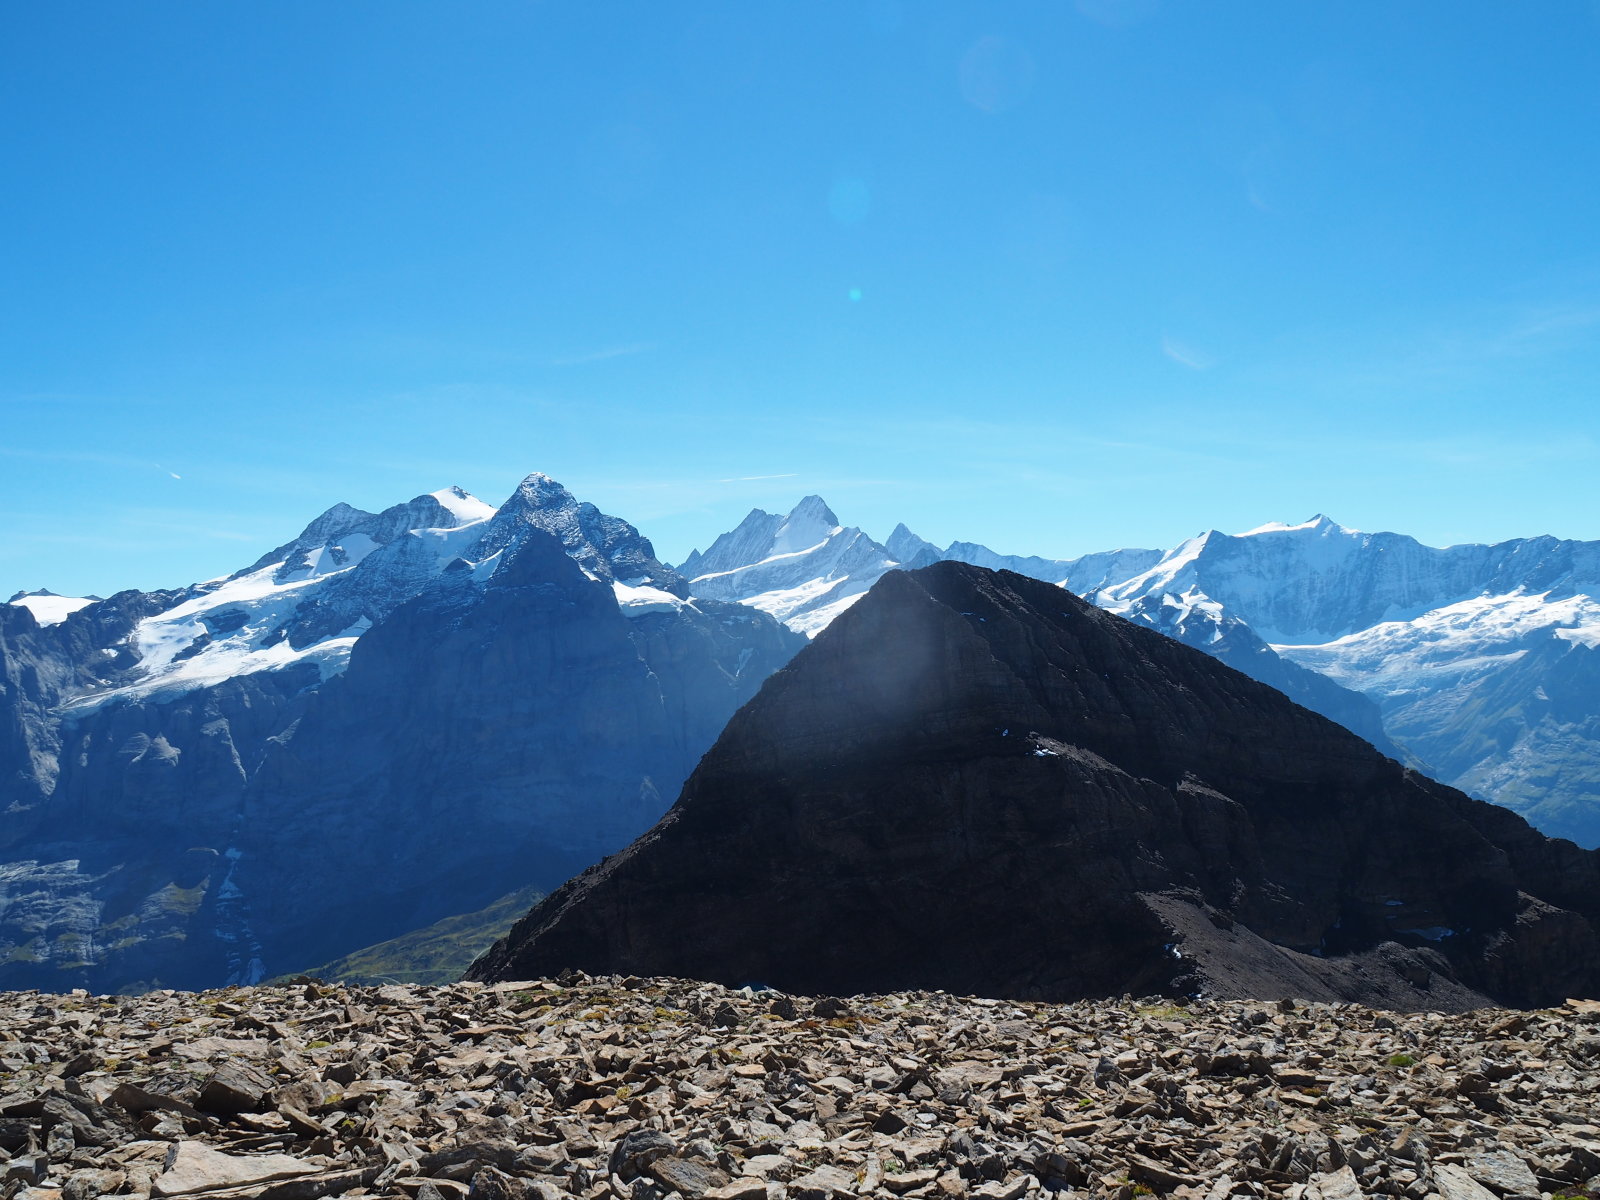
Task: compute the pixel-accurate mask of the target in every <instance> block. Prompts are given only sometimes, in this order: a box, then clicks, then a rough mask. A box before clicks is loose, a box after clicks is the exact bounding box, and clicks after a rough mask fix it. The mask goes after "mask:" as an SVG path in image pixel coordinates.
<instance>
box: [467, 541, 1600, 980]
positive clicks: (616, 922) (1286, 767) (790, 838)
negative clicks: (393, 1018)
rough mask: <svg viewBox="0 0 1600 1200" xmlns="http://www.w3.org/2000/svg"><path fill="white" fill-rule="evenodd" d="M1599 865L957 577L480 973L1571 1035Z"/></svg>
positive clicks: (1151, 655)
mask: <svg viewBox="0 0 1600 1200" xmlns="http://www.w3.org/2000/svg"><path fill="white" fill-rule="evenodd" d="M1596 860H1597V856H1596V855H1594V854H1592V853H1589V852H1585V851H1581V850H1578V849H1577V848H1576V847H1574V846H1572V845H1571V844H1570V843H1565V842H1556V841H1551V840H1549V839H1546V838H1543V837H1542V836H1540V835H1538V834H1537V833H1535V832H1533V831H1532V830H1531V829H1530V828H1529V827H1528V826H1527V825H1526V823H1525V822H1523V821H1521V820H1520V818H1517V817H1515V816H1514V815H1512V814H1510V813H1509V812H1507V811H1505V810H1503V809H1498V808H1495V807H1493V806H1491V805H1486V804H1482V803H1479V802H1477V801H1473V800H1470V799H1468V798H1467V797H1466V796H1463V795H1462V794H1460V793H1459V792H1456V791H1453V790H1452V789H1450V788H1447V787H1443V786H1441V785H1438V784H1435V783H1433V782H1432V781H1430V780H1427V779H1425V778H1423V777H1422V776H1419V775H1417V774H1416V773H1414V772H1412V771H1409V770H1407V769H1405V768H1404V767H1402V766H1400V765H1399V764H1398V763H1396V762H1394V761H1392V760H1390V759H1387V758H1385V757H1384V756H1382V755H1381V754H1379V753H1377V752H1376V751H1374V750H1373V749H1372V748H1371V747H1370V746H1368V745H1367V744H1366V743H1364V742H1362V741H1361V740H1360V739H1359V738H1357V737H1355V736H1354V735H1352V734H1350V733H1349V732H1348V731H1346V730H1345V729H1343V728H1341V727H1339V726H1337V725H1335V724H1333V723H1332V722H1330V721H1328V720H1326V719H1324V718H1322V717H1320V716H1317V715H1316V714H1314V713H1312V712H1309V711H1307V710H1306V709H1303V708H1300V707H1298V706H1297V705H1295V704H1293V703H1291V702H1290V701H1288V700H1287V699H1286V698H1285V697H1284V696H1282V695H1281V694H1280V693H1278V692H1276V691H1274V690H1272V689H1271V688H1268V687H1266V686H1264V685H1262V684H1259V683H1257V682H1255V681H1254V680H1251V679H1249V678H1247V677H1246V676H1244V675H1242V674H1240V673H1239V672H1237V671H1234V670H1232V669H1231V668H1229V667H1227V666H1225V665H1223V664H1222V663H1220V662H1218V661H1216V660H1215V659H1212V658H1210V657H1209V656H1207V655H1205V654H1202V653H1200V652H1198V651H1195V650H1192V649H1190V648H1189V647H1186V646H1183V645H1180V644H1178V643H1176V642H1173V641H1171V640H1170V639H1168V638H1165V637H1162V636H1160V635H1158V634H1156V633H1154V632H1152V631H1150V630H1148V629H1144V628H1140V627H1138V626H1136V625H1134V624H1132V623H1130V622H1128V621H1125V620H1123V619H1121V618H1119V617H1116V616H1113V615H1111V614H1108V613H1105V612H1102V611H1099V610H1097V609H1095V608H1093V607H1091V606H1089V605H1087V604H1085V603H1083V602H1081V601H1079V600H1077V599H1076V598H1074V597H1073V596H1071V595H1070V594H1067V593H1066V592H1064V591H1063V590H1062V589H1060V588H1057V587H1054V586H1051V585H1047V584H1042V583H1039V582H1037V581H1034V580H1030V579H1026V578H1023V577H1021V576H1018V575H1014V574H1010V573H1000V574H996V573H992V572H988V571H984V570H981V569H978V568H973V567H968V566H964V565H958V564H955V563H941V564H938V565H936V566H933V567H929V568H926V569H924V570H920V571H917V572H913V573H905V572H894V573H891V574H889V575H886V576H885V577H884V578H883V579H882V580H881V581H880V583H879V584H878V585H877V586H876V587H875V588H874V589H873V591H872V592H871V593H870V594H869V595H868V596H867V597H866V598H865V599H864V600H862V601H861V602H860V603H859V604H857V605H855V606H854V607H853V608H851V609H850V610H849V611H848V612H846V613H845V614H843V615H842V616H840V617H839V618H838V619H837V620H836V621H835V622H834V623H833V624H832V625H831V626H830V627H829V628H828V629H827V630H826V631H825V632H824V633H823V634H822V635H821V636H819V637H818V638H817V639H816V640H815V641H814V642H813V644H812V645H811V646H810V647H809V648H808V649H807V650H806V651H805V652H803V653H802V654H801V655H800V656H799V657H798V658H797V659H796V660H795V661H794V662H793V663H792V664H791V665H790V666H789V668H787V669H786V670H784V671H782V672H780V673H779V674H778V675H777V676H775V677H774V678H773V679H772V680H770V681H769V682H768V684H767V685H766V686H765V687H764V688H763V690H762V691H761V693H760V694H759V695H758V696H757V698H756V699H755V700H754V701H752V702H751V703H750V704H748V705H747V706H746V707H745V708H744V709H742V710H741V711H740V712H739V713H738V714H737V716H735V718H734V719H733V720H732V721H731V722H730V723H729V725H728V728H727V729H726V731H725V732H724V733H723V736H722V737H721V738H720V739H719V741H718V742H717V744H716V746H715V747H713V749H712V750H711V751H710V752H709V753H708V754H707V755H706V757H705V759H704V760H703V761H702V762H701V764H700V766H699V767H698V768H697V770H696V771H695V773H694V774H693V775H692V776H691V777H690V779H689V781H688V783H687V784H686V785H685V787H684V790H683V794H682V796H681V798H680V799H679V801H678V803H677V805H676V806H675V807H674V808H673V809H672V811H671V812H670V813H669V814H668V815H667V817H666V818H664V819H663V820H662V822H661V823H660V824H659V825H657V826H656V828H654V829H653V830H652V831H651V832H650V833H648V834H647V835H646V836H645V837H643V838H641V839H640V840H639V841H638V842H636V843H635V844H634V845H632V846H631V847H629V848H628V850H626V851H625V852H623V853H622V854H620V855H617V856H615V857H614V858H612V859H610V860H608V861H607V862H605V863H604V864H602V865H600V866H599V867H596V868H594V869H592V870H590V871H589V872H586V873H585V874H584V875H583V876H581V877H579V878H578V879H576V880H574V881H573V882H571V883H570V884H568V885H567V886H566V887H564V888H562V889H561V890H560V891H558V892H557V893H555V894H554V895H552V896H551V897H550V898H549V899H548V900H546V901H545V902H544V903H542V904H541V905H539V906H538V907H537V908H535V909H534V910H533V912H532V913H530V914H529V916H528V917H527V918H525V919H524V921H523V922H521V923H520V924H519V925H518V926H517V927H516V928H515V929H514V930H513V932H512V934H511V935H510V936H509V937H508V938H507V939H505V940H504V941H503V942H502V943H500V944H498V945H497V946H496V947H495V948H494V949H493V950H492V951H491V952H490V953H489V954H487V955H486V956H485V957H484V958H483V959H481V960H480V961H479V962H478V963H477V964H476V965H475V966H474V968H473V972H472V975H473V977H476V978H480V979H509V978H524V977H532V976H535V975H540V974H546V973H550V972H554V971H559V970H560V969H562V968H564V967H568V966H571V967H577V968H580V969H584V970H592V971H599V970H603V971H620V972H633V973H638V974H654V973H660V974H673V975H684V976H690V977H695V978H703V979H709V980H716V981H722V982H727V983H735V984H737V983H746V982H756V981H759V982H765V983H770V984H772V985H774V986H777V987H781V988H785V989H793V990H800V991H823V992H863V991H872V992H881V991H889V990H893V989H896V988H925V989H933V988H943V989H947V990H950V991H963V992H975V993H979V994H987V995H1002V996H1011V997H1039V998H1069V997H1076V996H1095V995H1115V994H1120V993H1123V992H1132V993H1135V994H1137V993H1144V992H1150V991H1156V990H1163V991H1169V992H1195V991H1199V992H1203V993H1204V994H1207V995H1222V996H1228V995H1234V996H1239V995H1254V996H1258V997H1271V996H1277V995H1300V996H1305V997H1310V998H1321V999H1359V1000H1366V1001H1369V1002H1374V1003H1378V1004H1382V1005H1385V1006H1390V1007H1402V1008H1404V1007H1418V1008H1420V1007H1431V1008H1450V1007H1466V1006H1470V1005H1472V1004H1474V1003H1482V1002H1484V1001H1485V998H1493V999H1495V1000H1498V1001H1500V1002H1503V1003H1511V1004H1540V1003H1546V1002H1549V1001H1551V1000H1552V999H1557V1000H1559V999H1560V998H1563V997H1565V996H1567V995H1586V994H1588V995H1592V994H1594V993H1595V991H1596V990H1597V989H1600V938H1597V934H1596V924H1597V922H1600V901H1597V900H1596V896H1597V895H1600V868H1597V861H1596Z"/></svg>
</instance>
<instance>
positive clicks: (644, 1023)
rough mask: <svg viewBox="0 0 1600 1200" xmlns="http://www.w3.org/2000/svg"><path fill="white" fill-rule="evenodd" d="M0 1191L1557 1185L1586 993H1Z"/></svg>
mask: <svg viewBox="0 0 1600 1200" xmlns="http://www.w3.org/2000/svg"><path fill="white" fill-rule="evenodd" d="M0 1073H3V1083H0V1160H3V1161H0V1172H3V1176H4V1182H3V1186H0V1195H3V1196H4V1197H6V1200H16V1198H19V1197H20V1198H22V1200H58V1198H61V1200H92V1198H93V1197H95V1196H98V1195H127V1196H142V1197H143V1196H148V1197H163V1198H165V1197H194V1198H195V1200H235V1198H238V1200H243V1198H245V1197H252V1198H254V1197H260V1198H262V1200H313V1198H318V1197H336V1196H352V1197H355V1196H373V1197H394V1198H400V1197H414V1198H416V1200H457V1198H470V1200H534V1198H536V1200H545V1198H549V1197H560V1196H574V1197H584V1198H587V1200H602V1198H610V1197H615V1198H616V1200H671V1198H672V1197H674V1196H677V1197H682V1198H684V1200H700V1198H702V1197H704V1198H708V1200H729V1198H737V1200H779V1198H781V1197H794V1198H797V1200H830V1198H833V1197H841V1198H842V1197H850V1196H906V1197H913V1198H920V1197H929V1198H938V1200H943V1198H946V1197H958V1196H975V1197H985V1198H987V1200H1002V1198H1012V1200H1021V1198H1024V1197H1030V1196H1037V1195H1041V1194H1042V1193H1044V1192H1047V1191H1071V1192H1075V1193H1083V1194H1086V1195H1091V1196H1100V1197H1108V1198H1115V1200H1133V1198H1134V1197H1136V1196H1145V1195H1162V1196H1173V1197H1177V1198H1180V1200H1222V1198H1223V1197H1229V1196H1238V1197H1259V1198H1261V1200H1268V1198H1271V1200H1358V1198H1359V1197H1361V1196H1364V1195H1370V1196H1393V1197H1406V1198H1408V1200H1433V1198H1435V1197H1436V1198H1437V1200H1539V1198H1543V1200H1561V1198H1564V1197H1571V1198H1574V1200H1576V1198H1579V1197H1583V1198H1585V1200H1587V1197H1589V1196H1590V1195H1591V1194H1592V1189H1594V1188H1600V1004H1596V1003H1594V1002H1589V1001H1573V1002H1569V1003H1567V1004H1566V1005H1564V1006H1561V1007H1557V1008H1552V1009H1546V1010H1539V1011H1507V1010H1502V1009H1482V1010H1476V1011H1472V1012H1468V1013H1464V1014H1459V1015H1451V1016H1446V1015H1442V1014H1439V1013H1433V1012H1417V1013H1408V1014H1399V1013H1386V1012H1381V1011H1376V1010H1373V1009H1367V1008H1361V1007H1357V1006H1355V1005H1351V1004H1330V1003H1303V1002H1294V1001H1278V1002H1267V1003H1263V1002H1253V1001H1207V1000H1198V1001H1192V1002H1188V1003H1172V1002H1168V1001H1158V1000H1148V1001H1132V1000H1126V999H1124V1000H1108V1001H1096V1002H1087V1001H1084V1002H1077V1003H1073V1004H1044V1003H1014V1002H1008V1001H996V1000H985V999H976V1000H975V999H961V998H957V997H954V996H950V995H946V994H944V993H938V992H933V993H928V992H909V993H900V994H894V995H876V996H860V997H855V998H851V999H836V998H830V997H822V998H802V997H798V996H788V995H781V994H777V993H773V992H750V991H735V990H729V989H725V988H722V987H719V986H716V985H711V984H698V983H686V982H683V981H679V980H672V979H639V978H616V977H611V978H589V977H585V976H578V975H570V976H567V977H566V978H564V979H563V980H561V981H559V982H552V981H537V982H511V983H502V984H496V985H482V984H470V983H464V984H456V985H451V986H444V987H432V988H430V987H416V986H398V985H393V986H385V987H373V988H343V987H331V986H327V985H323V984H318V983H315V982H310V981H307V982H303V983H299V984H296V985H293V986H288V987H256V988H241V989H231V990H227V991H216V992H205V993H173V992H156V993H151V994H148V995H144V996H139V997H117V996H91V995H87V994H82V993H75V994H72V995H43V994H39V993H28V992H13V993H7V994H4V995H3V996H0Z"/></svg>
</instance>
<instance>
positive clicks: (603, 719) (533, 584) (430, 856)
mask: <svg viewBox="0 0 1600 1200" xmlns="http://www.w3.org/2000/svg"><path fill="white" fill-rule="evenodd" d="M38 607H39V606H38V603H37V598H36V597H32V598H30V597H23V598H19V599H18V600H15V601H13V602H12V603H9V604H5V605H0V856H3V861H0V986H8V987H19V986H38V987H50V988H63V987H69V986H74V985H86V986H92V987H97V988H123V987H135V986H140V985H154V984H157V983H160V984H164V985H168V986H178V985H182V986H209V985H216V984H221V983H224V982H229V981H233V982H246V981H250V980H253V979H257V978H260V977H262V975H263V974H264V973H274V974H275V973H281V972H283V971H290V970H295V969H298V968H302V967H306V966H310V965H314V964H315V963H317V962H322V961H326V960H328V959H331V958H335V957H337V956H338V955H341V954H344V953H348V952H349V951H351V950H355V949H358V948H360V947H363V946H368V945H371V944H373V943H375V942H379V941H382V940H384V939H385V938H390V937H393V936H395V935H397V934H402V933H406V932H408V931H410V930H412V929H416V928H418V927H420V926H423V925H427V924H429V923H430V922H432V921H435V920H437V919H439V918H440V917H444V916H447V915H450V914H453V913H460V912H464V911H470V910H473V909H477V908H482V907H483V906H484V905H486V904H488V903H489V902H491V901H493V900H494V899H496V898H497V897H499V896H502V895H504V894H506V893H508V892H510V891H513V890H514V889H517V888H521V887H527V886H536V887H539V888H541V889H543V888H548V887H551V886H554V885H555V884H557V883H559V882H560V881H561V880H562V879H564V878H566V877H567V876H568V875H570V874H571V873H572V872H573V871H575V870H578V869H580V868H582V867H583V866H585V865H587V864H588V863H589V862H592V861H594V860H595V859H596V858H598V857H600V856H601V855H603V854H606V853H609V852H610V851H612V850H615V849H617V848H618V847H620V846H622V845H624V844H625V843H626V842H627V840H628V839H629V838H630V837H631V836H633V835H634V834H635V833H637V832H638V831H639V830H641V829H643V828H645V827H646V826H648V825H649V823H650V822H651V821H652V820H654V819H655V817H657V816H658V815H660V812H661V811H662V810H663V809H664V808H665V806H666V803H667V801H668V800H670V798H671V796H672V795H673V793H674V792H675V790H676V788H677V786H678V785H679V783H681V782H682V780H683V778H684V777H685V776H686V775H687V774H688V772H689V769H690V768H691V767H692V766H693V765H694V762H695V760H696V759H697V758H698V757H699V755H700V754H701V753H702V752H703V751H704V750H705V748H706V747H707V746H709V745H710V744H711V742H712V740H713V739H714V738H715V737H716V735H717V732H718V731H719V730H720V729H721V727H722V725H723V723H724V722H725V721H726V720H727V718H728V717H729V716H730V715H731V714H732V713H733V711H734V710H735V709H736V708H737V707H738V706H739V705H740V704H741V703H743V702H744V701H745V700H746V699H748V698H749V697H750V696H751V695H753V694H754V692H755V690H756V688H757V687H759V686H760V684H761V682H762V680H764V679H765V678H766V677H767V675H769V674H770V673H771V672H773V671H774V670H776V669H778V668H779V667H781V666H782V665H783V664H784V663H785V662H787V661H788V659H789V658H790V656H791V655H792V654H793V653H794V651H795V649H796V648H797V647H798V646H799V645H800V644H802V639H801V638H800V637H798V635H795V634H793V633H791V632H789V631H788V630H786V629H784V628H783V627H782V626H781V625H779V624H778V623H776V622H775V621H773V620H772V619H770V618H768V617H766V616H764V615H762V614H760V613H758V612H754V611H752V610H751V609H749V608H747V607H741V606H736V605H730V604H725V603H720V602H718V601H715V600H709V599H692V598H690V597H689V596H688V594H687V591H686V588H685V586H684V581H683V579H682V578H681V577H680V576H679V575H678V574H677V573H675V572H673V571H672V570H671V569H670V568H668V567H666V566H665V565H664V564H662V563H661V562H660V561H659V560H657V559H656V557H655V553H654V551H653V550H652V548H651V546H650V543H649V542H648V541H647V540H646V539H645V538H643V537H642V536H640V535H639V533H638V531H637V530H635V529H634V528H633V527H632V526H631V525H629V524H627V523H626V522H625V521H621V520H618V519H617V518H614V517H608V516H606V515H605V514H602V513H600V512H599V511H598V510H597V509H595V508H594V506H592V505H589V504H582V503H579V502H578V501H577V500H576V499H574V498H573V496H572V495H571V494H570V493H569V492H567V491H566V489H565V488H563V487H561V486H560V485H559V484H557V483H556V482H555V481H553V480H551V479H548V478H547V477H545V476H542V475H531V476H529V477H528V478H527V479H526V480H525V481H523V483H522V484H521V485H520V486H519V487H518V488H517V490H516V491H515V492H514V493H513V494H512V496H511V497H510V499H508V500H507V501H506V503H505V504H503V505H502V506H500V508H498V509H495V508H493V507H492V506H490V505H487V504H484V503H482V502H481V501H478V500H476V499H474V498H473V497H471V496H468V495H467V494H466V493H464V492H462V491H460V490H459V489H449V488H447V489H444V490H442V491H439V492H434V493H431V494H429V495H424V496H419V497H417V498H416V499H414V500H411V501H408V502H406V503H403V504H398V505H395V506H394V507H392V508H389V509H386V510H384V511H383V512H380V513H368V512H363V511H361V510H359V509H355V508H351V507H350V506H348V505H337V506H335V507H334V508H332V509H329V510H328V511H327V512H326V513H324V514H322V515H321V516H320V517H318V518H317V519H316V520H314V521H312V522H311V523H310V524H309V525H308V526H307V527H306V529H305V530H304V531H303V532H302V533H301V534H300V535H299V536H298V537H296V538H295V539H294V540H292V541H290V542H287V543H285V544H284V545H283V546H280V547H278V548H277V549H276V550H273V551H271V552H269V553H268V554H266V555H263V556H262V557H261V558H260V559H258V560H257V561H256V562H255V563H253V564H252V565H250V566H249V567H246V568H244V569H243V570H241V571H239V572H237V573H236V574H234V575H231V576H228V577H226V578H223V579H216V580H211V581H209V582H206V583H202V584H197V585H195V586H193V587H188V588H182V589H177V590H174V591H169V592H122V593H119V594H117V595H115V596H112V597H111V598H110V599H107V600H104V601H98V602H93V601H88V602H85V603H84V604H82V605H81V606H80V607H78V608H77V609H76V610H75V611H71V612H68V613H66V614H64V615H59V617H58V614H56V613H48V614H47V618H48V619H47V620H46V621H41V619H40V616H39V615H38Z"/></svg>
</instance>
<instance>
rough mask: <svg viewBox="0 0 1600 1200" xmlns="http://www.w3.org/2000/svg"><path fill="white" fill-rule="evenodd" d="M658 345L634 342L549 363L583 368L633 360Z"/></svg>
mask: <svg viewBox="0 0 1600 1200" xmlns="http://www.w3.org/2000/svg"><path fill="white" fill-rule="evenodd" d="M657 345H658V343H656V342H633V343H630V344H629V345H626V346H606V347H604V348H603V349H600V350H590V351H588V352H586V353H583V354H570V355H565V356H563V357H560V358H552V359H550V360H549V362H550V365H551V366H552V367H582V366H587V365H588V364H589V363H598V362H610V361H611V360H612V359H614V358H632V357H633V356H634V355H636V354H648V353H649V352H650V351H652V350H654V349H655V348H656V346H657Z"/></svg>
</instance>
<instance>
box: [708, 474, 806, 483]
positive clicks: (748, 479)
mask: <svg viewBox="0 0 1600 1200" xmlns="http://www.w3.org/2000/svg"><path fill="white" fill-rule="evenodd" d="M798 478H800V472H799V471H789V472H786V473H785V474H782V475H734V476H732V477H730V478H728V479H719V480H717V482H718V483H756V482H757V481H759V480H762V479H798Z"/></svg>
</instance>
